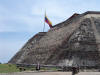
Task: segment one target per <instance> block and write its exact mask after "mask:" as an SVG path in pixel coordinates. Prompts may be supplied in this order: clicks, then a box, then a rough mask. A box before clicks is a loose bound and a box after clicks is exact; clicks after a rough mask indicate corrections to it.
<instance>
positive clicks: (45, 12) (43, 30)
mask: <svg viewBox="0 0 100 75" xmlns="http://www.w3.org/2000/svg"><path fill="white" fill-rule="evenodd" d="M45 16H46V10H45V15H44V26H43V32H44V30H45Z"/></svg>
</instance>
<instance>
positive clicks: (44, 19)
mask: <svg viewBox="0 0 100 75" xmlns="http://www.w3.org/2000/svg"><path fill="white" fill-rule="evenodd" d="M44 30H45V17H44V26H43V32H44Z"/></svg>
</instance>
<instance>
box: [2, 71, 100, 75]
mask: <svg viewBox="0 0 100 75" xmlns="http://www.w3.org/2000/svg"><path fill="white" fill-rule="evenodd" d="M0 75H72V73H71V72H17V73H1V74H0ZM76 75H100V72H80V73H78V74H76Z"/></svg>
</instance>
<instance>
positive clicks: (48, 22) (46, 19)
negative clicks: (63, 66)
mask: <svg viewBox="0 0 100 75" xmlns="http://www.w3.org/2000/svg"><path fill="white" fill-rule="evenodd" d="M45 22H46V23H47V24H48V25H49V27H50V28H52V23H51V21H50V20H49V19H48V17H47V16H46V14H45Z"/></svg>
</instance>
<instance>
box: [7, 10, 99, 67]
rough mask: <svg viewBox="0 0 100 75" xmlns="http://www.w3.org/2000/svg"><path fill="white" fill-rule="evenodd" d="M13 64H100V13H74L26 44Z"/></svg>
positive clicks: (17, 54)
mask: <svg viewBox="0 0 100 75" xmlns="http://www.w3.org/2000/svg"><path fill="white" fill-rule="evenodd" d="M9 63H14V64H16V63H26V64H37V63H40V64H45V65H49V64H50V65H51V64H52V65H62V66H98V65H100V12H97V11H87V12H85V13H82V14H77V13H75V14H73V15H72V16H71V17H70V18H68V19H67V20H66V21H64V22H62V23H59V24H57V25H55V26H53V28H51V29H50V30H49V31H48V32H39V33H38V34H36V35H35V36H33V37H32V38H30V39H29V40H28V42H26V44H25V45H24V46H23V47H22V48H21V49H20V50H19V52H17V53H16V55H15V56H14V57H13V58H12V59H11V60H10V61H9Z"/></svg>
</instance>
